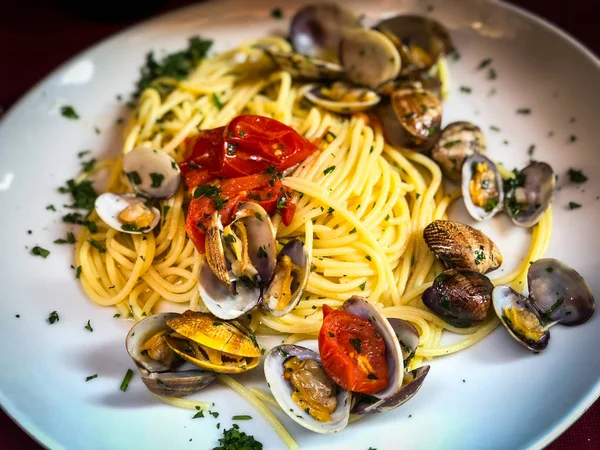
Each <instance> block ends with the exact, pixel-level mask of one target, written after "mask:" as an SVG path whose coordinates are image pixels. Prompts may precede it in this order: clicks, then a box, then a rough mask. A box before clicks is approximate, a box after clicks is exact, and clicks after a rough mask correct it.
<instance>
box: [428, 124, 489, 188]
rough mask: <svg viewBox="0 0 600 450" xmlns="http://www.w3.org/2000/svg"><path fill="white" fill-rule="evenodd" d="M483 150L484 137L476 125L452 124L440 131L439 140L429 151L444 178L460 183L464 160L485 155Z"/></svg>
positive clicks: (484, 144) (484, 147)
mask: <svg viewBox="0 0 600 450" xmlns="http://www.w3.org/2000/svg"><path fill="white" fill-rule="evenodd" d="M485 150H486V141H485V136H484V134H483V132H482V131H481V129H480V128H479V127H478V126H477V125H474V124H472V123H470V122H453V123H451V124H449V125H447V126H446V128H444V129H443V130H442V133H441V135H440V139H439V140H438V141H437V142H436V144H435V146H434V147H433V149H432V150H431V157H432V158H433V160H434V161H435V162H436V163H438V164H439V166H440V167H441V169H442V171H443V172H444V175H445V176H446V177H448V178H449V179H450V180H452V181H460V179H461V178H462V168H463V163H464V162H465V159H466V158H468V157H469V156H471V155H473V154H474V153H485Z"/></svg>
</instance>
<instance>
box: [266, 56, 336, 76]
mask: <svg viewBox="0 0 600 450" xmlns="http://www.w3.org/2000/svg"><path fill="white" fill-rule="evenodd" d="M264 51H265V53H266V54H267V55H269V56H270V57H271V58H272V59H273V61H274V62H275V64H276V65H277V66H278V67H279V68H280V69H281V70H284V71H286V72H289V74H290V75H291V76H292V78H298V79H304V80H313V81H323V80H344V79H345V78H346V74H345V72H344V69H343V68H342V67H341V66H340V65H338V64H334V63H330V62H327V61H320V60H317V59H311V58H307V57H306V56H302V55H299V54H298V53H285V52H281V51H275V50H266V49H265V50H264Z"/></svg>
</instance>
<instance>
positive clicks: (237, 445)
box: [213, 423, 263, 450]
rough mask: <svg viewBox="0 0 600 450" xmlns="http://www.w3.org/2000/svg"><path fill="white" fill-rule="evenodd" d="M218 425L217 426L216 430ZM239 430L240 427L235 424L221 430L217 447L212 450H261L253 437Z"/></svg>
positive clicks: (261, 446)
mask: <svg viewBox="0 0 600 450" xmlns="http://www.w3.org/2000/svg"><path fill="white" fill-rule="evenodd" d="M219 425H220V424H217V428H219ZM239 430H240V427H239V426H238V425H237V424H235V423H234V424H233V425H232V426H231V428H230V429H228V430H223V437H222V438H219V446H218V447H215V448H213V450H262V448H263V445H262V444H261V443H260V442H258V441H257V440H256V439H254V436H251V435H248V434H246V433H244V432H243V431H239Z"/></svg>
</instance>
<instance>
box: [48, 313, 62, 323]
mask: <svg viewBox="0 0 600 450" xmlns="http://www.w3.org/2000/svg"><path fill="white" fill-rule="evenodd" d="M59 320H60V317H58V313H57V312H56V311H52V312H51V313H50V315H49V316H48V322H50V325H52V324H54V323H55V322H58V321H59Z"/></svg>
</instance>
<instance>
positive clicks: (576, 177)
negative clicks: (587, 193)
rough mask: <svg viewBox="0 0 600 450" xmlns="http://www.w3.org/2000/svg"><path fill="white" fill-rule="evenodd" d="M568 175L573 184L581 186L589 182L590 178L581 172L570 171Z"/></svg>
mask: <svg viewBox="0 0 600 450" xmlns="http://www.w3.org/2000/svg"><path fill="white" fill-rule="evenodd" d="M568 174H569V180H571V183H578V184H581V183H585V182H586V181H587V180H588V177H586V176H585V175H584V174H583V172H582V171H581V170H575V169H569V172H568Z"/></svg>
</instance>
